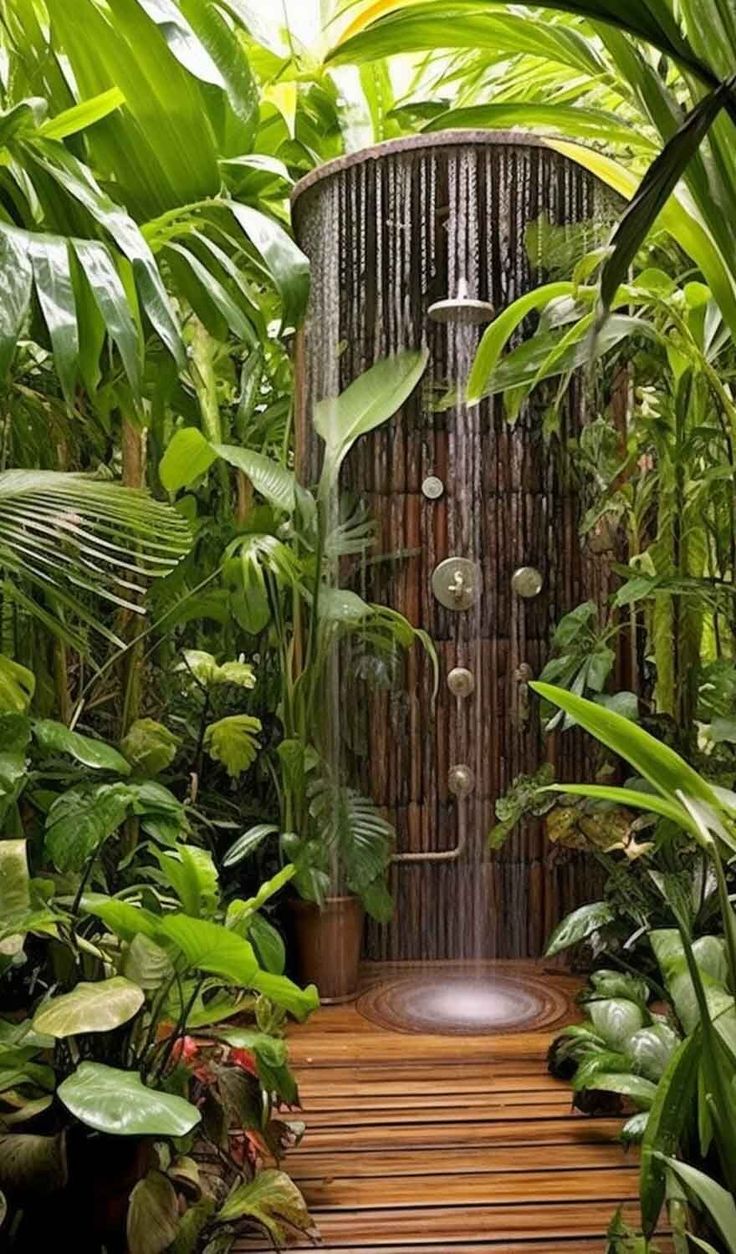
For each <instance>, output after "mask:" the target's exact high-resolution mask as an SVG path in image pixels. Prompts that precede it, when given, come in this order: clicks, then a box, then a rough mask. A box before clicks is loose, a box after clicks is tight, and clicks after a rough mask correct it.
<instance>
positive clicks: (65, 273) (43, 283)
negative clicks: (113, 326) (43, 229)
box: [29, 235, 79, 403]
mask: <svg viewBox="0 0 736 1254" xmlns="http://www.w3.org/2000/svg"><path fill="white" fill-rule="evenodd" d="M29 251H30V256H31V260H32V262H33V279H34V283H35V287H36V295H37V296H38V303H39V305H40V307H41V312H42V314H43V317H44V321H45V323H46V326H47V327H48V332H49V337H50V339H51V347H52V349H53V351H54V362H55V364H56V370H57V373H58V375H59V382H60V383H61V388H62V391H63V393H64V396H65V397H66V399H67V401H68V402H69V403H72V402H73V399H74V386H75V383H76V379H77V366H78V362H79V325H78V320H77V299H76V293H75V291H74V278H73V275H72V266H71V260H70V257H69V243H68V241H67V240H63V239H57V238H56V237H54V236H52V235H44V236H36V237H33V238H32V240H31V243H30V246H29Z"/></svg>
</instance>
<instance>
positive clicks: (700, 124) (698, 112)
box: [601, 82, 733, 311]
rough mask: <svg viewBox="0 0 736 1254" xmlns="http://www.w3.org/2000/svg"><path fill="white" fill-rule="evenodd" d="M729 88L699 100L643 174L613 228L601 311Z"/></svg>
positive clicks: (602, 284) (722, 104)
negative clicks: (635, 190) (632, 196)
mask: <svg viewBox="0 0 736 1254" xmlns="http://www.w3.org/2000/svg"><path fill="white" fill-rule="evenodd" d="M732 88H733V82H729V83H725V84H722V85H721V86H720V87H718V88H717V89H716V90H715V91H713V92H711V93H710V94H709V95H708V96H706V97H705V98H704V99H703V100H701V101H700V103H699V104H698V105H696V107H695V108H694V109H693V110H692V112H691V113H690V114H689V115H688V117H687V118H686V120H685V121H684V122H683V124H682V126H681V127H680V129H679V131H677V133H676V134H675V135H673V137H672V139H671V140H670V141H669V142H668V143H667V144H666V145H665V147H664V149H663V150H662V152H661V153H660V154H659V156H658V157H657V158H656V159H655V160H654V161H653V162H652V164H651V166H650V167H649V170H648V171H647V173H646V174H645V176H644V178H643V180H642V183H641V186H640V188H639V190H638V191H637V193H636V195H635V196H634V198H633V200H632V201H631V204H630V205H629V207H628V208H627V210H626V212H625V214H624V215H623V217H622V219H621V221H620V223H619V225H618V227H617V228H616V231H615V233H614V236H613V240H612V251H611V255H610V256H609V257H608V258H607V259H606V261H605V263H604V266H603V271H602V274H601V302H602V304H603V308H604V310H605V311H608V310H609V309H610V307H611V304H612V302H613V300H614V297H615V295H616V292H617V291H618V289H619V285H620V284H621V283H623V282H624V280H625V279H626V276H627V274H628V270H629V266H630V265H631V263H632V261H633V260H634V257H635V256H636V254H637V252H638V251H639V249H640V247H641V245H642V244H643V242H644V240H645V238H646V236H647V235H648V233H649V231H650V230H651V228H652V227H653V226H654V223H655V222H656V220H657V218H658V217H659V215H660V213H661V211H662V209H663V207H664V205H665V204H666V202H667V201H668V200H669V198H670V196H671V194H672V192H673V191H674V190H675V187H676V186H677V184H678V183H679V181H680V179H681V178H682V175H683V174H684V172H685V169H686V167H687V165H688V163H689V161H690V160H691V158H692V157H693V155H694V154H695V153H696V152H697V150H698V148H699V147H700V145H701V143H702V142H703V140H704V138H705V136H706V135H707V133H708V131H709V130H710V128H711V126H712V125H713V123H714V122H715V119H716V118H717V116H718V114H719V113H720V111H721V109H722V108H723V107H724V104H725V102H726V99H727V97H728V95H729V94H730V92H731V91H732Z"/></svg>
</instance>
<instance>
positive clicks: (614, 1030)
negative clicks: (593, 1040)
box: [587, 997, 645, 1051]
mask: <svg viewBox="0 0 736 1254" xmlns="http://www.w3.org/2000/svg"><path fill="white" fill-rule="evenodd" d="M587 1011H588V1014H589V1016H590V1020H591V1023H592V1024H593V1030H594V1031H595V1032H596V1033H597V1035H598V1036H600V1037H601V1038H602V1039H603V1040H604V1041H605V1042H606V1044H607V1045H608V1046H609V1048H611V1049H617V1050H622V1051H623V1050H628V1046H629V1042H630V1040H631V1037H632V1036H633V1035H634V1033H635V1032H638V1031H639V1029H640V1028H642V1027H643V1026H644V1022H645V1016H644V1012H643V1011H642V1009H641V1007H640V1006H638V1005H637V1004H636V1002H633V1001H627V1000H626V999H625V998H623V997H607V998H605V999H603V1000H601V1001H591V1002H589V1003H588V1005H587Z"/></svg>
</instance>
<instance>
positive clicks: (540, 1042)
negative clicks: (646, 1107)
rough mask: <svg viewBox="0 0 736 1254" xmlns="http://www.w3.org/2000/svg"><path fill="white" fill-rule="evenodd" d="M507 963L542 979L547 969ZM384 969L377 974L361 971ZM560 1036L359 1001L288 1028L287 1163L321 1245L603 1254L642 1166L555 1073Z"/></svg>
mask: <svg viewBox="0 0 736 1254" xmlns="http://www.w3.org/2000/svg"><path fill="white" fill-rule="evenodd" d="M499 967H500V968H502V969H503V970H504V972H505V973H507V972H508V971H509V970H512V971H514V972H517V971H518V972H519V973H520V974H523V973H529V974H535V975H536V976H537V977H539V974H540V968H539V966H538V965H537V966H533V965H532V964H524V963H503V964H499ZM380 970H381V973H383V972H387V968H381V969H380ZM396 971H397V968H395V967H392V968H391V969H390V973H391V974H392V975H395V974H396ZM423 971H424V972H425V973H426V968H423ZM375 978H376V971H375V969H371V968H368V969H367V971H366V974H365V979H366V980H374V979H375ZM544 978H545V979H547V980H549V981H550V982H551V983H553V984H554V986H555V988H556V989H559V990H560V991H563V992H564V993H566V994H567V995H568V996H572V994H573V993H574V991H575V988H576V986H577V985H576V981H575V980H574V979H572V978H571V977H570V976H568V975H566V974H564V973H562V972H560V971H558V970H554V969H552V970H550V971H549V972H548V971H545V972H544ZM573 1017H575V1010H574V1007H572V1005H571V1008H570V1018H573ZM557 1030H559V1025H557V1026H556V1027H555V1028H554V1029H553V1030H550V1029H549V1028H547V1029H545V1030H543V1031H538V1032H520V1033H516V1034H514V1033H509V1034H503V1035H498V1036H466V1037H461V1036H426V1035H419V1034H413V1033H396V1032H389V1031H386V1030H384V1029H382V1028H379V1027H376V1026H374V1025H373V1024H371V1023H369V1022H367V1021H366V1020H365V1019H363V1018H362V1017H361V1016H360V1015H359V1014H358V1012H357V1011H356V1009H355V1007H354V1006H353V1005H351V1006H347V1007H325V1008H323V1009H322V1010H320V1011H319V1013H318V1014H316V1015H315V1016H314V1017H313V1018H312V1020H311V1021H310V1022H309V1023H308V1024H305V1025H303V1026H301V1027H296V1028H294V1030H293V1031H292V1033H291V1052H292V1059H293V1063H294V1066H295V1068H296V1071H297V1074H298V1077H299V1082H300V1092H301V1098H302V1103H303V1107H304V1119H305V1122H306V1124H307V1132H306V1136H305V1138H304V1141H303V1144H302V1146H301V1147H300V1148H299V1149H298V1150H297V1151H295V1152H294V1153H293V1154H292V1155H291V1157H290V1158H289V1161H288V1164H287V1167H288V1170H289V1171H290V1173H291V1174H292V1176H293V1177H294V1178H295V1179H296V1181H297V1182H298V1184H299V1186H300V1188H301V1189H302V1191H303V1192H304V1195H305V1197H306V1199H307V1201H308V1203H309V1205H310V1209H311V1210H312V1213H313V1215H314V1218H315V1221H316V1223H317V1224H318V1226H319V1229H320V1232H321V1234H322V1239H323V1242H324V1244H323V1246H322V1248H323V1249H324V1250H325V1251H326V1252H328V1254H412V1252H413V1254H418V1251H422V1250H424V1251H426V1254H440V1252H441V1254H479V1251H482V1250H488V1251H494V1252H495V1254H503V1252H504V1251H505V1252H507V1254H531V1252H532V1251H536V1252H537V1254H573V1251H575V1252H576V1254H588V1251H597V1252H599V1254H600V1252H601V1251H603V1249H604V1247H605V1241H604V1234H605V1231H606V1229H607V1227H608V1224H609V1223H610V1220H611V1218H612V1215H613V1212H614V1210H615V1209H616V1207H617V1206H619V1205H623V1206H624V1214H625V1216H626V1218H627V1219H628V1220H629V1222H631V1223H632V1224H633V1225H636V1223H637V1215H638V1206H637V1202H636V1199H637V1196H638V1180H637V1172H638V1166H637V1162H636V1158H635V1156H633V1155H632V1154H630V1153H628V1154H627V1153H626V1152H625V1151H624V1150H623V1149H622V1147H621V1146H620V1145H619V1144H618V1143H617V1142H616V1140H615V1138H616V1135H617V1133H618V1130H619V1127H620V1123H619V1121H616V1120H612V1119H589V1118H587V1117H585V1116H583V1115H580V1114H577V1113H575V1112H573V1111H572V1107H571V1100H570V1091H569V1088H568V1086H567V1085H565V1084H561V1083H559V1082H557V1081H555V1080H552V1079H551V1078H550V1077H549V1075H548V1074H547V1069H546V1058H545V1055H546V1051H547V1046H548V1044H549V1041H550V1039H551V1037H552V1036H553V1035H554V1033H555V1032H556V1031H557ZM266 1248H268V1247H266V1246H264V1245H263V1243H262V1242H259V1241H258V1240H251V1241H248V1240H245V1241H241V1242H240V1243H239V1244H238V1245H237V1246H236V1249H237V1250H238V1251H241V1252H243V1254H244V1252H245V1251H248V1254H255V1252H256V1251H262V1250H263V1251H265V1249H266ZM659 1248H660V1249H661V1250H662V1254H664V1252H665V1250H668V1249H669V1246H668V1245H667V1244H666V1243H662V1244H661V1246H660V1247H659Z"/></svg>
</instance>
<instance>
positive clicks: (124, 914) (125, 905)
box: [82, 893, 159, 942]
mask: <svg viewBox="0 0 736 1254" xmlns="http://www.w3.org/2000/svg"><path fill="white" fill-rule="evenodd" d="M82 910H83V911H85V912H86V913H87V914H94V915H96V916H97V918H99V919H101V920H102V922H103V923H104V924H105V926H106V927H107V928H109V930H110V931H111V932H114V934H115V935H116V936H119V937H120V938H121V940H124V941H128V942H130V941H133V940H134V939H135V937H136V936H138V935H139V934H140V935H142V936H146V937H147V938H148V939H149V940H153V939H154V938H155V937H156V935H157V931H158V924H159V919H158V917H157V916H156V915H154V914H151V913H150V911H148V910H143V909H142V908H141V907H140V906H134V905H132V904H131V902H129V901H122V900H120V899H119V898H116V897H106V896H105V895H104V894H103V893H85V895H84V896H83V898H82Z"/></svg>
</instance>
